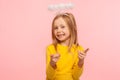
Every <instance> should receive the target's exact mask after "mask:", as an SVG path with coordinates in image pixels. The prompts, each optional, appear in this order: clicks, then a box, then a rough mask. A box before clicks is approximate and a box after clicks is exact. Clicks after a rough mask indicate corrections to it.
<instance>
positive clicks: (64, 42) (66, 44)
mask: <svg viewBox="0 0 120 80" xmlns="http://www.w3.org/2000/svg"><path fill="white" fill-rule="evenodd" d="M69 42H70V39H67V40H65V41H62V42H60V44H61V45H64V46H68V45H69Z"/></svg>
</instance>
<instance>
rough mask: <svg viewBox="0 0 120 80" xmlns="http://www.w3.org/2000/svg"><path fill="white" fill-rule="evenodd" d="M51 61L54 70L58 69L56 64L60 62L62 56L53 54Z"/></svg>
mask: <svg viewBox="0 0 120 80" xmlns="http://www.w3.org/2000/svg"><path fill="white" fill-rule="evenodd" d="M50 57H51V60H50V64H51V66H52V67H53V68H54V69H56V68H57V66H56V62H57V61H58V60H59V58H60V54H58V53H57V54H52V55H51V56H50Z"/></svg>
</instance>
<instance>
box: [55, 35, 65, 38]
mask: <svg viewBox="0 0 120 80" xmlns="http://www.w3.org/2000/svg"><path fill="white" fill-rule="evenodd" d="M63 36H65V34H58V35H57V37H59V38H61V37H63Z"/></svg>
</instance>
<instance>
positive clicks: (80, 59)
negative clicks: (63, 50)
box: [78, 48, 89, 67]
mask: <svg viewBox="0 0 120 80" xmlns="http://www.w3.org/2000/svg"><path fill="white" fill-rule="evenodd" d="M88 50H89V48H87V49H86V50H85V51H83V52H81V51H78V57H79V61H78V66H79V67H81V66H82V65H83V63H84V59H85V57H86V54H87V52H88Z"/></svg>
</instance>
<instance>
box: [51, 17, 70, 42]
mask: <svg viewBox="0 0 120 80" xmlns="http://www.w3.org/2000/svg"><path fill="white" fill-rule="evenodd" d="M53 32H54V35H55V37H56V38H57V39H58V40H59V41H60V42H65V41H67V40H69V38H70V30H69V26H68V25H67V23H66V22H65V21H64V19H63V18H61V17H60V18H58V19H56V20H55V22H54V27H53Z"/></svg>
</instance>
